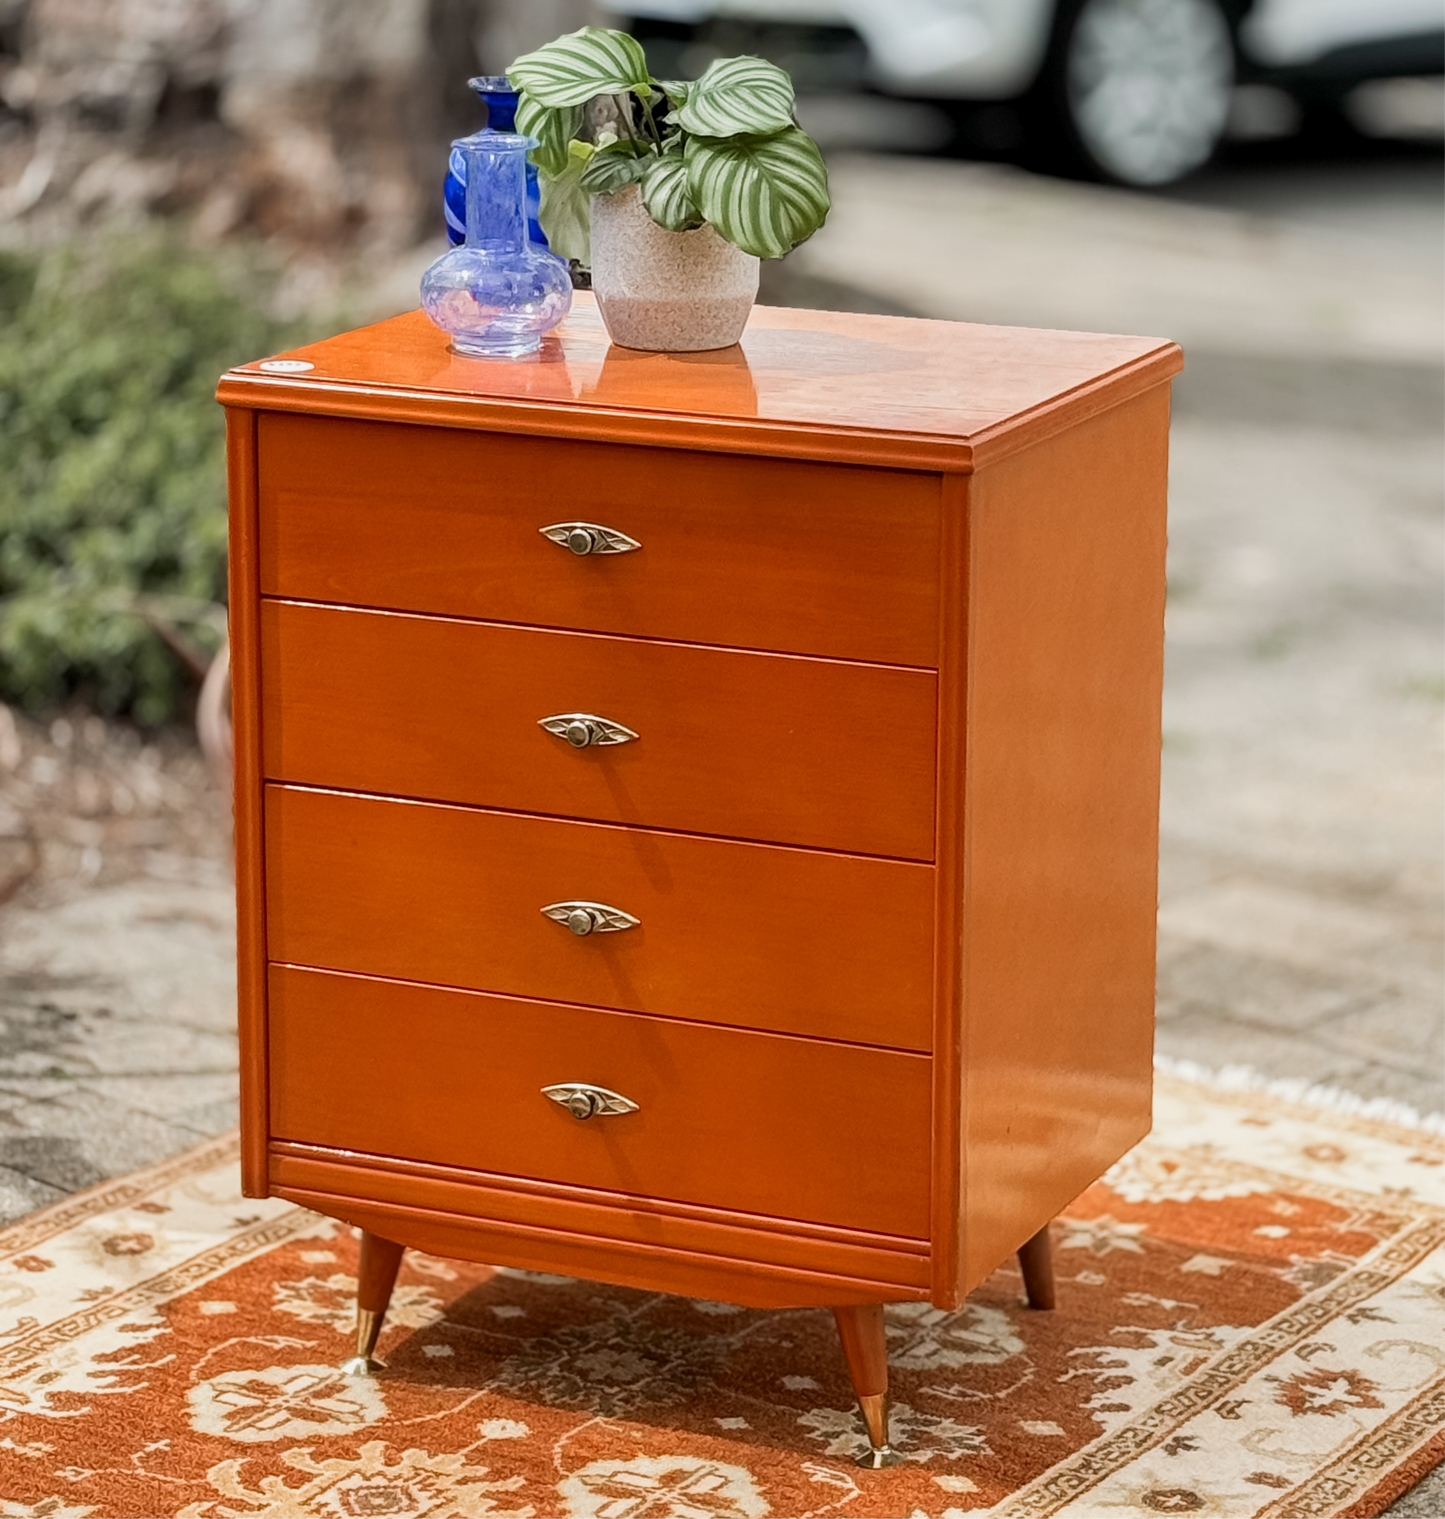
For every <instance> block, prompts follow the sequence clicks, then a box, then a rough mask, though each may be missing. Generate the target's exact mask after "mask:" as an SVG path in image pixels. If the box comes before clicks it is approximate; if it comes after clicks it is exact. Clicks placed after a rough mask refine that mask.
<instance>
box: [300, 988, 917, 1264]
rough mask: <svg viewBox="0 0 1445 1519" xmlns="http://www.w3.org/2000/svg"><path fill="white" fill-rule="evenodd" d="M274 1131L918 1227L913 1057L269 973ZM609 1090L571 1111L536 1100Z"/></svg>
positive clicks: (849, 1223) (815, 1218)
mask: <svg viewBox="0 0 1445 1519" xmlns="http://www.w3.org/2000/svg"><path fill="white" fill-rule="evenodd" d="M270 994H271V995H270V1039H271V1132H272V1135H273V1137H275V1138H277V1139H283V1140H290V1141H293V1142H297V1143H302V1144H313V1145H322V1146H326V1147H329V1148H334V1149H341V1150H349V1151H359V1152H362V1153H369V1154H375V1155H387V1156H395V1157H399V1158H403V1159H408V1160H419V1161H427V1162H431V1163H434V1164H438V1165H448V1166H460V1167H463V1168H466V1169H471V1170H478V1171H487V1172H491V1173H494V1174H502V1175H514V1176H521V1177H531V1178H535V1179H538V1180H543V1181H557V1182H565V1183H570V1184H573V1185H577V1186H586V1187H598V1188H603V1189H606V1190H609V1191H616V1192H622V1193H627V1194H631V1195H634V1196H640V1197H655V1198H662V1199H668V1200H671V1201H674V1202H684V1203H697V1204H702V1205H707V1206H713V1207H721V1208H730V1209H735V1210H737V1211H739V1212H744V1213H758V1214H763V1215H767V1216H771V1217H777V1218H796V1219H800V1220H803V1221H806V1222H812V1223H822V1224H836V1225H840V1226H842V1227H845V1228H854V1229H865V1230H869V1231H872V1232H875V1233H879V1234H890V1235H898V1236H904V1237H908V1238H915V1239H921V1238H925V1237H926V1236H927V1234H928V1219H929V1212H928V1209H929V1166H928V1156H929V1112H930V1106H929V1104H930V1069H931V1064H932V1062H931V1061H930V1060H929V1059H928V1057H927V1056H924V1055H913V1054H905V1053H900V1052H896V1051H891V1050H869V1049H861V1048H859V1047H858V1046H856V1045H843V1044H829V1043H826V1042H824V1041H821V1040H812V1039H792V1038H789V1037H787V1036H785V1035H779V1034H757V1033H746V1032H743V1031H740V1030H737V1029H719V1028H709V1027H707V1026H705V1025H702V1024H691V1023H672V1022H668V1021H667V1020H664V1019H657V1018H646V1017H641V1016H639V1015H637V1014H635V1013H608V1012H598V1011H593V1010H590V1009H585V1008H574V1007H566V1006H562V1005H559V1004H556V1003H543V1002H529V1001H524V1000H522V999H519V998H500V997H491V996H487V995H484V994H482V993H477V992H462V991H444V990H440V989H438V988H433V987H419V986H408V985H404V984H401V983H398V982H389V981H369V980H365V979H362V978H357V977H350V976H342V975H336V974H331V973H327V972H322V971H307V970H297V969H294V968H289V967H282V966H273V967H272V969H271V975H270ZM563 1082H588V1083H592V1084H594V1085H596V1086H599V1087H604V1088H607V1089H609V1090H611V1091H615V1092H619V1093H621V1094H623V1095H624V1096H626V1097H628V1098H629V1099H631V1100H632V1101H633V1102H635V1103H636V1104H637V1105H638V1110H637V1111H636V1112H630V1113H625V1114H623V1115H621V1116H613V1117H609V1116H601V1117H594V1118H590V1119H587V1120H585V1121H579V1120H578V1119H575V1118H573V1117H572V1116H571V1114H570V1113H568V1112H567V1111H566V1109H564V1108H563V1107H561V1106H560V1105H558V1104H557V1103H555V1102H553V1101H551V1100H550V1099H548V1098H547V1097H545V1096H543V1095H542V1091H541V1089H542V1088H543V1087H546V1086H552V1085H555V1084H558V1083H563Z"/></svg>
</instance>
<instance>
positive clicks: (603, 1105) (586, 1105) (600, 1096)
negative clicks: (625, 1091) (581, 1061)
mask: <svg viewBox="0 0 1445 1519" xmlns="http://www.w3.org/2000/svg"><path fill="white" fill-rule="evenodd" d="M542 1095H543V1096H544V1097H550V1098H551V1099H552V1101H553V1102H557V1103H561V1105H562V1106H563V1107H564V1108H566V1109H567V1111H568V1112H569V1113H570V1114H571V1115H572V1116H573V1118H578V1119H581V1118H616V1117H619V1116H620V1115H621V1114H623V1113H635V1112H637V1111H638V1108H637V1104H636V1103H635V1102H633V1100H632V1099H631V1098H630V1097H624V1096H623V1095H622V1093H621V1092H610V1091H608V1089H607V1088H606V1087H595V1086H593V1085H592V1084H591V1082H588V1081H563V1082H561V1083H559V1084H558V1085H557V1086H554V1087H543V1088H542Z"/></svg>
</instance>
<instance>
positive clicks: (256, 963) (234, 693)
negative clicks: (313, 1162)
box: [226, 407, 270, 1197]
mask: <svg viewBox="0 0 1445 1519" xmlns="http://www.w3.org/2000/svg"><path fill="white" fill-rule="evenodd" d="M226 469H227V486H228V493H229V500H230V556H229V562H228V569H227V575H228V582H229V584H228V597H229V620H230V630H229V637H230V660H231V724H232V731H233V741H234V751H235V769H234V781H233V784H234V788H235V789H234V810H235V839H236V982H237V1024H238V1032H239V1034H240V1044H241V1188H242V1191H243V1192H244V1194H245V1195H246V1196H247V1197H265V1196H267V1195H268V1193H269V1191H270V1184H269V1181H268V1175H267V1149H266V1147H267V1142H268V1139H269V1137H270V1136H269V1132H268V1129H269V1122H268V1106H269V1104H268V1094H267V1088H268V1078H267V1068H266V1058H267V1040H266V903H265V895H266V883H265V839H264V835H265V824H264V819H263V816H262V808H263V804H264V799H263V796H262V785H261V780H262V769H263V767H262V763H261V690H260V681H261V653H260V637H259V631H258V625H257V614H258V612H259V609H260V589H259V573H258V565H257V551H256V550H257V499H258V494H259V491H258V479H257V451H256V413H255V412H254V411H246V410H243V409H241V408H239V407H228V408H227V410H226Z"/></svg>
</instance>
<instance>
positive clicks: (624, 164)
mask: <svg viewBox="0 0 1445 1519" xmlns="http://www.w3.org/2000/svg"><path fill="white" fill-rule="evenodd" d="M508 73H509V75H510V77H511V80H512V83H513V85H515V86H516V88H517V90H518V91H519V94H520V101H519V105H518V111H517V123H518V127H519V129H520V130H522V131H524V132H527V133H529V134H531V135H532V136H535V137H537V138H538V139H539V145H538V146H537V147H536V148H534V149H533V151H532V160H533V162H534V163H535V164H536V165H537V167H538V170H539V177H540V179H541V185H542V205H541V221H542V228H543V230H544V231H545V232H546V234H547V240H548V242H550V243H551V244H552V246H553V248H554V249H555V250H556V251H557V252H559V253H561V254H562V255H563V256H564V257H569V258H578V259H581V260H582V261H583V262H584V263H585V262H587V260H588V258H589V256H590V235H589V222H590V199H591V196H593V195H598V194H610V193H612V192H614V191H617V190H620V189H622V188H624V187H625V186H627V185H630V184H634V183H638V184H640V187H641V193H642V203H643V205H644V206H645V207H646V209H647V212H648V214H649V215H650V216H651V217H652V219H653V221H655V222H656V223H657V224H658V226H660V227H663V228H665V229H666V230H667V231H669V232H681V231H686V230H688V229H690V228H693V227H698V226H701V225H702V224H703V223H704V222H709V223H711V224H712V226H713V227H715V228H716V229H717V231H718V232H719V233H721V234H722V236H723V237H725V238H726V239H727V240H728V241H729V242H730V243H732V244H733V245H734V246H735V247H738V248H741V249H742V250H743V251H744V252H745V253H753V254H756V255H757V256H758V257H759V258H781V257H782V256H783V254H785V253H786V252H787V251H788V250H789V249H790V248H793V247H796V246H797V244H799V243H800V242H802V241H803V240H804V239H805V238H809V237H811V236H812V235H813V233H814V232H816V231H817V230H818V228H819V227H821V226H822V225H823V221H824V219H825V218H826V216H827V214H828V208H829V201H828V172H827V169H826V168H825V167H824V164H823V155H822V154H821V153H820V152H819V151H818V147H817V144H816V143H815V142H814V141H813V140H812V138H811V137H809V136H808V135H807V133H805V132H804V131H803V130H802V128H801V127H799V126H798V124H797V122H796V121H795V119H794V116H793V82H792V80H791V79H789V78H788V76H787V74H786V73H784V71H783V70H782V69H780V68H778V67H777V66H776V65H775V64H772V63H768V62H767V61H766V60H765V59H762V58H720V59H717V60H716V61H715V62H713V63H712V64H710V65H709V66H708V68H707V70H706V72H705V73H704V74H703V76H702V78H700V79H697V80H694V81H681V80H670V79H667V80H654V79H653V78H652V77H651V76H650V75H649V74H648V72H647V63H646V59H645V57H644V55H643V52H642V48H641V46H640V44H639V43H638V42H637V41H636V39H635V38H633V37H629V36H628V35H627V34H626V33H625V32H615V31H609V30H606V29H604V28H601V27H595V26H584V27H583V28H582V29H581V30H580V31H576V32H572V33H569V34H568V35H567V36H565V37H559V38H557V39H556V41H555V42H549V43H548V44H547V45H546V46H545V47H540V48H538V49H537V50H536V51H535V52H532V53H528V54H526V55H525V56H523V57H521V58H519V59H517V61H516V62H515V63H514V64H513V65H512V67H511V68H510V69H509V70H508ZM602 97H610V98H611V106H610V107H609V109H613V110H615V113H616V115H617V118H618V122H617V127H618V129H617V131H615V132H612V131H611V130H610V129H609V132H608V133H607V134H606V135H605V136H604V135H599V136H598V138H597V141H596V143H595V144H588V143H584V142H581V141H580V140H579V136H578V134H579V133H580V132H581V131H582V125H581V108H582V107H583V106H584V105H585V104H586V103H587V102H589V101H593V100H597V99H599V98H602ZM569 112H570V113H576V114H573V115H570V116H569V115H566V114H564V113H569ZM569 138H570V139H571V142H570V149H568V148H566V146H565V144H566V142H567V139H569ZM579 147H581V148H584V149H587V150H589V151H592V150H594V149H595V151H593V152H592V157H591V159H590V162H585V161H580V160H579V158H578V154H577V149H578V148H579Z"/></svg>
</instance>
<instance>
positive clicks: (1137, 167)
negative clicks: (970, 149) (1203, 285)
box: [1035, 0, 1235, 189]
mask: <svg viewBox="0 0 1445 1519" xmlns="http://www.w3.org/2000/svg"><path fill="white" fill-rule="evenodd" d="M1234 76H1235V47H1234V33H1233V29H1232V27H1231V26H1230V20H1229V16H1228V14H1227V13H1226V11H1225V9H1224V6H1223V5H1221V3H1220V0H1064V3H1063V4H1062V5H1061V6H1060V10H1059V15H1058V19H1057V22H1056V25H1055V28H1054V34H1053V37H1052V39H1051V43H1050V47H1049V53H1048V57H1047V59H1046V61H1045V64H1044V69H1043V73H1042V75H1041V77H1040V81H1039V90H1038V91H1037V92H1036V93H1037V94H1038V96H1039V97H1040V98H1039V99H1038V102H1037V104H1038V106H1039V108H1040V109H1039V110H1038V111H1037V112H1036V116H1037V117H1039V118H1041V119H1038V120H1036V122H1035V130H1036V132H1037V131H1038V130H1039V128H1042V129H1043V135H1042V137H1041V140H1040V146H1041V147H1043V148H1044V149H1045V151H1046V152H1049V153H1050V154H1051V156H1053V157H1055V158H1062V159H1063V160H1065V161H1066V163H1067V165H1068V166H1069V167H1072V168H1073V169H1074V170H1075V171H1077V172H1082V173H1084V174H1085V175H1087V176H1088V177H1090V178H1093V179H1100V180H1104V181H1105V182H1107V183H1112V184H1117V185H1127V186H1130V187H1132V188H1136V189H1155V188H1158V187H1161V186H1164V185H1170V184H1174V183H1175V182H1176V181H1178V180H1181V179H1183V178H1184V177H1185V176H1186V175H1189V174H1192V173H1193V172H1194V171H1195V170H1196V169H1198V168H1201V167H1202V166H1203V165H1204V164H1206V163H1207V162H1208V161H1209V159H1210V158H1211V156H1212V155H1213V153H1214V150H1215V149H1216V147H1218V145H1219V142H1220V140H1221V138H1222V137H1223V136H1224V129H1225V124H1226V122H1227V120H1228V117H1229V104H1230V98H1231V96H1232V94H1233V90H1234Z"/></svg>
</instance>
